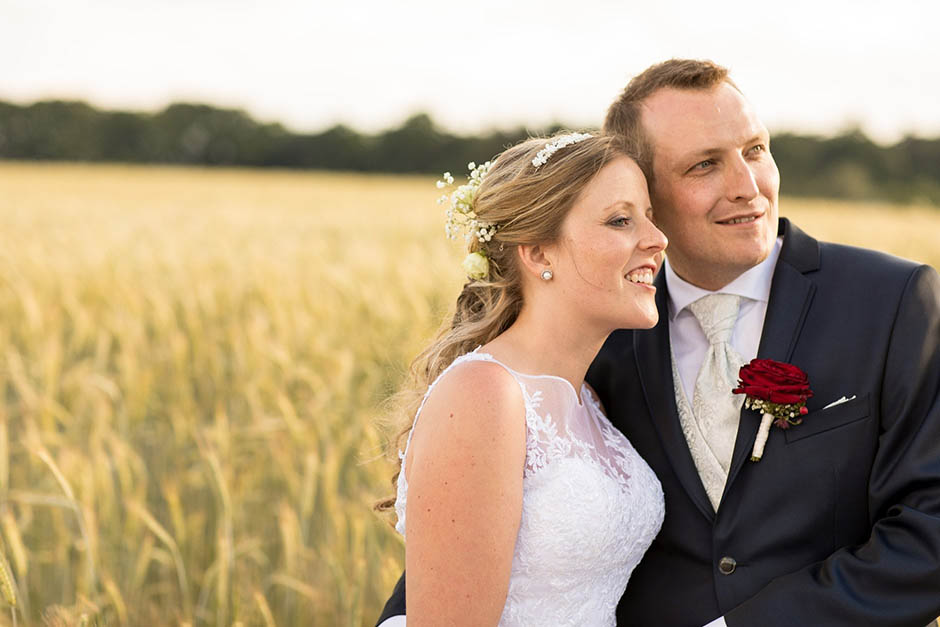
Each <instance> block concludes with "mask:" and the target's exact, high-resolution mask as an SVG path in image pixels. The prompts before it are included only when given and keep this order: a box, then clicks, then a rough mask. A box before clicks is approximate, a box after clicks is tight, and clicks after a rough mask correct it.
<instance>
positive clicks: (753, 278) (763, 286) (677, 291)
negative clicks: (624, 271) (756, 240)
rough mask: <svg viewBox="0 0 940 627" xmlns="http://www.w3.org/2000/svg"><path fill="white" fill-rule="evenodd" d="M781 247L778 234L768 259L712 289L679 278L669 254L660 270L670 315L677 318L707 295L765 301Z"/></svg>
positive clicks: (781, 239)
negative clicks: (665, 288) (664, 274)
mask: <svg viewBox="0 0 940 627" xmlns="http://www.w3.org/2000/svg"><path fill="white" fill-rule="evenodd" d="M782 246H783V237H778V238H777V241H776V242H774V247H773V250H771V251H770V254H769V255H767V259H764V260H763V261H762V262H760V263H759V264H757V265H756V266H754V267H753V268H751V269H749V270H747V271H746V272H744V273H743V274H741V275H740V276H738V278H736V279H735V280H734V281H732V282H731V283H728V284H727V285H726V286H724V287H723V288H721V289H720V290H715V291H714V292H712V291H709V290H705V289H702V288H700V287H697V286H695V285H692V284H691V283H689V282H688V281H686V280H685V279H682V278H680V277H679V275H678V274H676V271H675V270H673V269H672V266H671V265H669V257H668V255H667V256H666V261H665V262H664V263H663V271H664V272H665V273H666V285H668V286H669V317H670V319H672V320H675V319H676V316H678V315H679V314H680V313H681V312H682V310H683V309H685V308H686V307H687V306H689V305H690V304H691V303H694V302H695V301H697V300H698V299H700V298H702V297H703V296H707V295H708V294H736V295H738V296H742V297H744V298H749V299H751V300H757V301H763V302H767V301H768V300H770V283H771V281H772V279H773V276H774V268H776V266H777V259H778V258H779V257H780V248H781V247H782Z"/></svg>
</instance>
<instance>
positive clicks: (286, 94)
mask: <svg viewBox="0 0 940 627" xmlns="http://www.w3.org/2000/svg"><path fill="white" fill-rule="evenodd" d="M938 24H940V2H938V1H937V0H892V1H891V2H885V1H884V0H878V1H874V0H787V1H786V2H784V1H782V0H778V2H757V1H755V0H750V1H746V2H745V1H740V0H713V1H712V2H690V1H680V0H648V1H646V2H633V1H619V2H615V1H613V0H568V1H565V2H557V1H555V0H542V1H535V0H520V1H517V2H512V1H510V0H503V1H494V0H475V1H472V2H460V3H457V2H449V3H448V2H440V1H438V2H431V1H428V0H413V1H409V0H400V1H399V2H390V1H388V0H385V1H377V0H363V1H359V2H356V1H355V0H347V1H346V2H322V1H319V0H317V1H305V2H303V1H299V0H266V1H265V2H259V1H253V2H249V1H247V0H158V1H156V0H15V1H14V0H0V59H2V61H0V100H8V101H13V102H17V103H29V102H33V101H35V100H39V99H48V98H67V99H81V100H86V101H88V102H90V103H92V104H93V105H95V106H98V107H101V108H106V109H130V110H158V109H160V108H162V107H164V106H166V105H167V104H169V103H171V102H175V101H189V102H205V103H209V104H213V105H217V106H224V107H235V108H242V109H245V110H246V111H248V112H249V113H250V114H251V115H253V116H254V117H256V118H257V119H259V120H263V121H268V122H274V121H277V122H282V123H284V124H285V125H286V126H288V127H289V128H291V129H292V130H295V131H300V132H314V131H318V130H323V129H325V128H327V127H329V126H332V125H334V124H338V123H343V124H346V125H348V126H351V127H353V128H355V129H357V130H359V131H362V132H377V131H380V130H384V129H387V128H390V127H393V126H396V125H398V124H400V123H401V122H402V121H403V120H404V119H406V118H407V117H408V116H409V115H411V114H414V113H416V112H420V111H426V112H428V113H430V114H431V115H432V117H433V118H434V119H435V120H436V121H437V122H438V123H439V124H440V125H441V126H443V127H444V128H447V129H450V130H453V131H456V132H460V133H472V132H477V131H483V130H488V129H492V128H513V127H517V126H520V125H522V126H527V127H529V128H539V127H542V126H545V125H547V124H550V123H552V122H556V121H559V122H563V123H565V124H567V125H570V126H573V127H580V128H591V127H597V126H599V125H600V123H601V121H602V120H603V115H604V112H605V110H606V108H607V105H608V104H609V103H610V102H611V101H612V100H613V99H614V98H615V97H616V96H617V94H618V93H619V92H620V91H621V90H622V89H623V87H624V85H626V83H627V81H628V80H629V78H630V77H631V76H633V75H635V74H637V73H638V72H640V71H642V70H643V68H645V67H646V66H648V65H650V64H652V63H655V62H658V61H662V60H664V59H668V58H670V57H691V58H708V59H712V60H714V61H716V62H718V63H720V64H722V65H725V66H727V67H728V68H729V69H730V70H731V75H732V77H733V78H734V80H735V82H736V83H737V84H738V86H739V87H740V88H741V89H742V90H743V91H744V93H745V94H746V95H747V96H748V98H749V99H750V100H751V101H752V103H753V104H754V105H755V107H756V109H757V111H758V114H759V115H760V116H761V118H762V119H763V120H764V122H765V123H766V124H767V126H768V127H770V129H771V131H776V132H780V131H784V130H787V131H795V132H802V133H816V134H822V135H832V134H835V133H838V132H840V131H843V130H846V129H848V128H851V127H854V126H859V127H861V128H862V129H863V130H864V131H865V132H866V133H867V134H869V136H871V137H872V138H874V139H875V140H877V141H879V142H882V143H891V142H894V141H897V140H898V139H900V138H901V137H903V136H904V135H905V134H916V135H920V136H923V137H937V136H940V36H938V33H940V31H938V26H937V25H938Z"/></svg>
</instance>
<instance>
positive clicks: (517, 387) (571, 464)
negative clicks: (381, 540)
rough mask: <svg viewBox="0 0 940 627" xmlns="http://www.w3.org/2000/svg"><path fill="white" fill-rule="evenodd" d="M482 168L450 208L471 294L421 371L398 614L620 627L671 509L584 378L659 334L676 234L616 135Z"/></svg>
mask: <svg viewBox="0 0 940 627" xmlns="http://www.w3.org/2000/svg"><path fill="white" fill-rule="evenodd" d="M470 167H471V170H472V172H471V176H470V179H469V182H468V183H467V184H466V185H463V186H461V187H459V188H458V189H457V190H456V191H454V192H453V193H452V194H450V197H449V200H450V207H449V209H448V232H449V233H451V234H453V233H454V232H455V231H457V230H459V229H462V230H463V231H464V232H465V234H466V236H467V241H468V249H469V250H468V253H469V254H468V256H467V259H466V260H465V261H464V269H465V270H466V271H467V274H468V276H469V277H470V281H469V282H468V283H467V284H466V285H465V286H464V288H463V291H462V292H461V294H460V296H459V297H458V299H457V309H456V313H455V315H454V318H453V323H452V325H450V326H449V327H448V328H446V329H445V330H444V331H443V332H442V333H441V335H440V336H439V337H438V338H437V339H436V341H435V342H434V343H433V344H432V345H431V346H430V347H428V348H427V349H426V350H425V351H424V352H423V353H422V354H421V355H420V356H419V357H418V359H417V360H416V361H415V364H414V365H413V366H412V374H413V377H414V379H415V380H416V383H415V385H414V392H415V396H416V399H415V403H414V406H415V409H416V411H414V412H413V414H412V415H414V422H413V425H412V426H411V428H410V430H406V431H405V432H403V434H402V435H403V436H404V434H405V433H407V443H406V445H405V449H404V452H403V453H400V458H401V460H402V461H401V469H400V472H399V474H398V479H397V482H398V490H397V498H396V499H395V500H394V501H389V502H387V503H386V504H385V505H386V506H387V507H388V508H390V507H391V504H392V502H394V508H395V511H396V513H397V516H398V524H397V526H396V528H397V529H398V530H399V531H400V532H401V534H402V535H403V536H405V537H406V544H405V574H404V575H403V580H404V582H401V581H400V582H399V586H398V587H397V588H396V595H397V596H398V599H396V598H395V596H393V598H392V600H391V601H390V602H389V605H388V606H387V607H386V613H385V614H384V615H383V618H385V617H387V616H389V615H390V614H401V613H403V611H404V601H405V599H404V598H402V596H403V594H404V595H405V596H406V597H407V599H406V600H407V623H408V626H409V627H420V626H422V625H496V624H499V625H536V624H552V625H614V624H615V622H616V619H615V609H616V606H617V602H618V600H619V599H620V596H621V594H622V593H623V590H624V588H625V587H626V585H627V581H628V579H629V577H630V573H631V571H632V570H633V568H634V567H635V566H636V565H637V563H638V562H639V561H640V558H641V557H642V556H643V553H644V552H645V551H646V549H647V548H648V547H649V545H650V543H651V542H652V541H653V538H654V537H655V536H656V534H657V532H658V531H659V527H660V525H661V524H662V520H663V494H662V490H661V488H660V485H659V481H658V480H657V479H656V477H655V475H654V474H653V472H652V471H651V470H650V468H649V467H648V466H647V465H646V463H645V462H644V461H643V460H642V459H641V458H640V457H639V456H638V454H637V453H636V451H635V450H634V449H633V447H632V446H631V445H630V443H629V442H628V441H627V440H626V438H624V436H623V435H621V434H620V432H618V431H617V430H615V429H614V428H613V427H612V426H611V425H610V423H609V422H608V420H607V418H606V417H605V416H604V413H603V409H602V408H601V406H600V404H599V402H598V401H597V399H596V397H595V396H594V394H593V392H592V391H591V389H590V388H589V387H588V386H587V385H586V384H585V383H584V375H585V373H586V371H587V368H588V365H589V364H590V363H591V361H592V360H593V358H594V356H595V355H596V354H597V352H598V351H599V350H600V348H601V345H602V344H603V343H604V340H605V339H606V338H607V336H608V334H610V333H611V332H612V331H613V330H615V329H621V328H649V327H652V326H654V325H655V324H656V322H657V319H658V314H657V311H656V305H655V302H654V296H655V291H656V290H655V288H654V287H653V286H652V280H653V277H654V275H655V274H656V272H657V271H658V269H659V267H660V264H661V262H662V252H663V250H664V249H665V247H666V238H665V236H664V235H663V234H662V233H661V232H660V231H659V230H658V229H657V228H656V227H655V226H654V225H653V223H652V222H651V220H650V218H651V210H650V201H649V195H648V192H647V186H646V180H645V179H644V177H643V174H642V173H641V171H640V169H639V167H638V166H637V164H636V163H635V161H634V160H633V159H632V158H631V157H630V155H629V154H627V152H626V150H625V148H624V147H623V146H622V145H621V144H620V143H619V140H617V139H616V138H614V137H607V136H591V135H587V134H580V133H573V134H567V135H559V136H555V137H554V138H550V139H549V140H545V139H530V140H527V141H524V142H522V143H520V144H518V145H516V146H514V147H512V148H510V149H508V150H506V151H505V152H503V153H502V154H501V155H500V156H499V157H498V158H497V159H496V160H495V161H494V162H493V163H492V164H490V163H489V162H487V163H486V164H483V165H482V166H480V167H475V166H474V164H472V163H471V164H470ZM445 179H446V182H447V183H453V178H452V177H451V176H450V175H449V174H445ZM444 184H445V183H444V182H443V181H442V182H439V183H438V186H439V187H441V186H443V185H444ZM422 394H423V398H421V395H422ZM403 583H404V586H402V584H403ZM403 587H404V590H405V591H406V592H404V593H403V591H402V588H403ZM390 610H391V611H390ZM396 621H397V622H396ZM393 624H399V625H400V624H404V618H403V617H397V618H395V619H392V620H389V621H385V623H384V625H393Z"/></svg>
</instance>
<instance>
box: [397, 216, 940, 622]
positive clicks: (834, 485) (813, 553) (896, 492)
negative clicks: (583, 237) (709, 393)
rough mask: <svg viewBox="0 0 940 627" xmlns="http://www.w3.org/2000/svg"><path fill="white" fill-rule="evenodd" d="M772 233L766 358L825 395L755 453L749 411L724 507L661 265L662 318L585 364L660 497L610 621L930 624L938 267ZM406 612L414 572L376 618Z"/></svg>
mask: <svg viewBox="0 0 940 627" xmlns="http://www.w3.org/2000/svg"><path fill="white" fill-rule="evenodd" d="M780 233H781V234H782V235H783V237H784V240H783V248H782V250H781V253H780V258H779V260H778V262H777V267H776V269H775V271H774V276H773V283H772V286H771V292H770V301H769V306H768V308H767V316H766V319H765V322H764V329H763V332H762V334H761V341H760V348H759V350H758V356H759V357H761V358H770V359H776V360H778V361H785V362H789V363H792V364H794V365H796V366H799V367H800V368H801V369H803V370H804V371H805V372H806V373H807V374H808V375H809V380H810V385H811V387H812V389H813V391H814V393H815V395H814V396H813V397H812V398H811V399H810V400H809V401H808V403H807V408H808V409H809V413H808V414H807V415H806V416H805V417H804V421H803V424H801V425H799V426H796V427H793V428H791V429H789V430H787V431H783V430H780V429H776V428H774V429H772V430H771V433H770V437H769V439H768V442H767V446H766V449H765V451H764V457H763V459H762V460H761V461H760V462H751V461H749V457H750V451H751V448H752V446H753V443H754V438H755V435H756V432H757V427H758V424H759V420H760V419H759V416H758V415H757V413H756V412H753V411H750V410H743V411H742V413H741V421H740V427H739V429H738V435H737V440H736V442H735V449H734V454H733V458H732V465H731V470H730V473H729V477H728V481H727V484H726V486H725V491H724V495H723V497H722V500H721V504H720V505H719V508H718V511H717V512H716V511H715V510H714V509H713V508H712V506H711V503H710V502H709V500H708V497H707V495H706V493H705V489H704V487H703V486H702V483H701V480H700V479H699V476H698V473H697V471H696V469H695V465H694V463H693V461H692V457H691V454H690V453H689V448H688V445H687V444H686V441H685V438H684V436H683V434H682V429H681V426H680V424H679V417H678V412H677V410H676V401H675V396H674V393H673V389H674V388H673V382H672V367H671V362H670V344H669V330H668V329H669V326H668V317H667V316H668V313H667V299H668V286H667V285H666V282H665V275H664V273H660V274H659V276H658V277H657V279H656V284H657V287H658V290H657V296H656V299H657V305H658V307H659V312H660V319H659V323H658V324H657V325H656V327H654V328H653V329H650V330H643V331H630V330H623V331H617V332H615V333H613V334H612V335H611V336H610V338H609V339H608V341H607V342H606V343H605V345H604V347H603V348H602V349H601V351H600V353H599V354H598V356H597V358H596V359H595V361H594V363H593V364H592V365H591V368H590V370H589V372H588V376H587V379H588V382H589V383H590V384H591V385H592V386H593V387H594V389H595V390H596V391H597V393H598V395H599V397H600V399H601V401H602V402H603V404H604V406H605V408H606V411H607V415H608V417H609V418H610V420H611V422H612V423H613V424H614V426H616V427H617V428H618V429H620V430H621V431H622V432H623V433H624V434H625V435H626V436H627V437H628V438H629V439H630V441H631V443H632V444H633V446H634V447H635V448H636V449H637V451H638V452H639V453H640V454H641V455H642V456H643V458H644V459H645V460H646V461H647V462H648V463H649V465H650V466H651V467H652V468H653V470H654V471H655V472H656V474H657V476H658V477H659V480H660V481H661V482H662V485H663V490H664V492H665V495H666V516H665V521H664V523H663V527H662V529H661V531H660V533H659V535H658V536H657V538H656V540H655V541H654V542H653V545H652V546H651V547H650V549H649V551H648V552H647V553H646V555H645V556H644V557H643V560H642V561H641V562H640V564H639V566H638V567H637V568H636V570H635V571H634V572H633V574H632V577H631V579H630V582H629V584H628V585H627V590H626V592H625V593H624V595H623V598H622V599H621V602H620V605H619V607H618V610H617V624H618V625H622V626H633V625H642V626H647V625H648V626H651V627H653V626H654V627H701V626H702V625H704V624H706V623H708V622H709V621H711V620H713V619H714V618H717V617H718V616H725V619H726V621H727V623H728V625H729V627H743V626H748V627H750V626H754V627H757V626H760V627H785V626H786V627H790V626H792V625H813V626H816V625H821V626H832V627H839V626H843V625H844V626H845V627H859V626H861V625H865V626H869V625H884V626H898V627H900V626H911V627H921V626H923V625H925V624H926V623H927V622H929V621H930V620H932V619H933V618H935V617H936V616H938V615H940V277H938V275H937V273H936V271H935V270H933V269H932V268H930V267H929V266H923V265H917V264H914V263H912V262H910V261H905V260H902V259H899V258H896V257H892V256H889V255H885V254H882V253H877V252H874V251H870V250H864V249H859V248H852V247H848V246H841V245H837V244H830V243H825V242H817V241H816V240H815V239H813V238H811V237H809V236H808V235H806V234H805V233H803V232H802V231H801V230H799V229H798V228H796V227H795V226H794V225H792V224H791V223H789V222H788V221H787V220H785V219H781V221H780ZM728 393H729V394H730V390H729V391H728ZM843 396H845V397H854V398H853V400H850V401H848V402H845V403H842V404H839V405H836V406H834V407H831V408H829V409H823V407H824V406H825V405H827V404H829V403H830V402H832V401H835V400H837V399H839V398H841V397H843ZM722 558H730V559H731V560H734V569H733V571H732V572H730V573H729V574H723V572H722V571H721V570H720V569H719V568H718V565H719V563H720V562H721V560H722ZM725 563H726V564H728V563H730V562H729V561H728V560H725ZM725 570H730V569H728V568H726V569H725ZM401 613H404V575H403V576H402V579H401V580H400V581H399V583H398V585H397V586H396V589H395V593H393V595H392V598H391V599H390V600H389V602H388V604H387V605H386V608H385V612H383V614H382V617H381V618H380V622H381V620H384V619H385V618H386V617H388V616H391V615H394V614H401Z"/></svg>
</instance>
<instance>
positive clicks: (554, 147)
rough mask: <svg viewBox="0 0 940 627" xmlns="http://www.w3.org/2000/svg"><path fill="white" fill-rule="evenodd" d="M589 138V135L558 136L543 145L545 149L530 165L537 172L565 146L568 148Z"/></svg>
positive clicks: (571, 134)
mask: <svg viewBox="0 0 940 627" xmlns="http://www.w3.org/2000/svg"><path fill="white" fill-rule="evenodd" d="M589 137H591V134H590V133H570V134H568V135H560V136H558V137H556V138H555V139H554V140H552V141H551V142H549V143H547V144H545V148H543V149H541V150H540V151H539V152H538V154H536V155H535V159H533V160H532V165H533V166H535V169H536V170H538V169H539V168H540V167H542V166H543V165H545V164H546V163H548V160H549V158H550V157H551V156H552V155H553V154H555V153H556V152H558V150H559V149H561V148H564V147H565V146H570V145H571V144H577V143H578V142H579V141H584V140H585V139H587V138H589Z"/></svg>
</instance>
